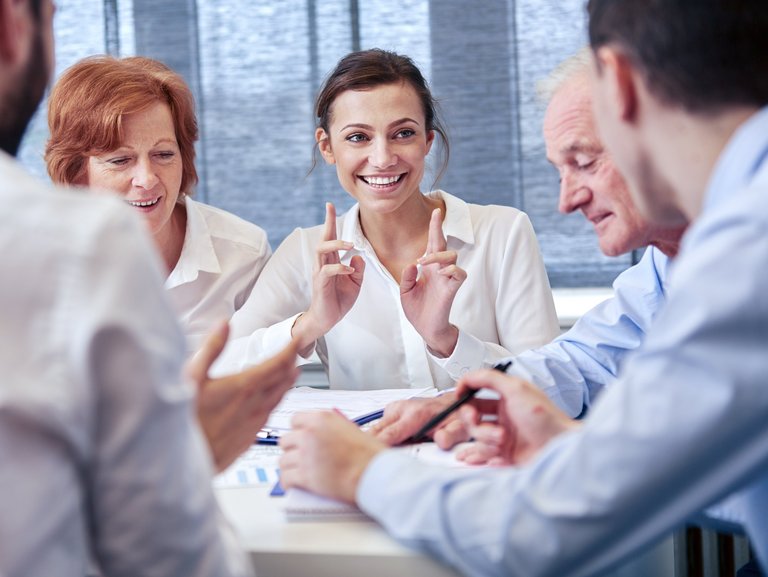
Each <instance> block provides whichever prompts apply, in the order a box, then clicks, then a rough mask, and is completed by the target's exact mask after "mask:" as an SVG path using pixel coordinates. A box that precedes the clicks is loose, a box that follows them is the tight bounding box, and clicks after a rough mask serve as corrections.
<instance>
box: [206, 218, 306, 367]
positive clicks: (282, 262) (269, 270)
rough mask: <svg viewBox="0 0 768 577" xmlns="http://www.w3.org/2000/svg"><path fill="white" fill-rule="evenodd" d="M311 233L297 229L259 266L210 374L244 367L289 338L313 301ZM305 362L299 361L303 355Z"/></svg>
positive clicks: (268, 353)
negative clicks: (298, 317)
mask: <svg viewBox="0 0 768 577" xmlns="http://www.w3.org/2000/svg"><path fill="white" fill-rule="evenodd" d="M310 236H311V234H309V233H308V231H306V230H303V229H298V228H297V229H296V230H294V231H293V232H292V233H291V234H290V235H288V236H287V237H286V239H285V240H284V241H283V242H282V243H281V244H280V246H279V247H278V248H277V250H276V251H275V254H274V255H272V257H271V258H270V259H269V261H267V264H266V265H265V267H264V269H263V270H262V271H261V274H260V275H259V278H258V279H257V281H256V284H255V285H254V287H253V290H252V291H251V294H250V296H249V297H248V300H246V302H245V304H243V306H242V307H241V308H240V310H238V311H237V312H236V313H235V314H234V315H233V316H232V319H231V321H230V342H229V343H228V344H227V347H226V349H225V350H224V353H223V354H222V356H221V357H220V358H219V359H218V360H217V362H216V363H215V364H214V366H213V369H212V371H213V373H212V374H223V373H228V372H235V371H240V370H243V369H244V368H245V367H247V366H251V365H254V364H256V363H259V362H261V361H262V360H264V359H266V358H268V357H270V356H272V355H274V354H276V353H277V352H278V351H279V350H280V349H282V348H283V347H285V346H286V345H287V344H288V343H289V342H290V340H291V329H292V328H293V323H294V322H295V320H296V317H297V316H298V315H299V314H301V313H302V312H304V311H306V310H307V309H308V308H309V305H310V304H311V302H312V258H314V248H313V247H314V244H316V243H313V242H312V240H311V239H310V238H309V237H310ZM300 362H301V360H300Z"/></svg>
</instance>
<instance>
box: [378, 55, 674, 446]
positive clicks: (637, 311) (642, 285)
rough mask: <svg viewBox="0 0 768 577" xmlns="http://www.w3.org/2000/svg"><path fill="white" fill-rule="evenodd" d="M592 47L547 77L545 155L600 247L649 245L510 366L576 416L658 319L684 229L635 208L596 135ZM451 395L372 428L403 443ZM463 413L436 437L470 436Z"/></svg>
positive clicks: (407, 404)
mask: <svg viewBox="0 0 768 577" xmlns="http://www.w3.org/2000/svg"><path fill="white" fill-rule="evenodd" d="M591 65H592V60H591V54H590V51H589V49H588V48H585V49H583V50H582V51H580V52H578V53H577V54H575V55H574V56H572V57H571V58H569V59H567V60H565V61H564V62H563V63H562V64H561V65H560V66H558V67H557V68H556V69H555V70H554V71H553V72H552V74H550V76H549V77H548V78H547V79H546V80H545V81H544V82H542V84H541V86H540V92H541V95H542V97H543V98H544V99H545V100H546V101H547V102H548V106H547V111H546V114H545V116H544V127H543V132H544V141H545V143H546V147H547V158H548V159H549V161H550V162H551V163H552V165H553V166H554V167H555V168H556V169H557V170H558V172H559V174H560V206H559V209H560V211H561V212H564V213H572V212H575V211H577V210H579V211H581V212H582V214H583V215H584V217H585V218H586V219H587V220H589V221H590V222H592V223H593V226H594V228H595V232H596V233H597V236H598V240H599V242H600V249H601V250H602V251H603V253H605V254H606V255H608V256H617V255H619V254H623V253H626V252H629V251H631V250H635V249H638V248H640V247H643V246H649V248H648V250H646V252H645V255H644V256H643V258H642V259H641V261H640V262H639V263H638V264H637V265H635V266H633V267H631V268H630V269H628V270H626V271H624V272H623V273H622V274H621V275H619V277H618V278H617V279H616V281H615V282H614V284H613V292H614V294H613V297H612V298H610V299H608V300H607V301H605V302H603V303H601V304H600V305H598V306H596V307H595V308H593V309H592V310H590V311H589V312H588V313H586V314H585V315H583V317H582V318H581V319H579V321H578V322H577V323H576V324H575V325H574V326H573V327H572V328H571V329H570V330H569V331H568V332H566V333H565V334H563V335H561V336H560V337H558V338H557V339H555V340H554V341H553V342H552V343H550V344H548V345H545V346H543V347H539V348H537V349H533V350H531V351H528V352H526V353H523V354H522V355H519V356H517V357H516V358H515V359H514V364H513V365H512V367H511V368H510V369H508V371H509V372H510V373H512V374H516V375H518V376H521V377H523V378H525V379H527V380H529V381H531V382H532V383H535V384H536V385H538V386H539V387H541V388H542V389H543V390H544V391H545V392H546V393H547V394H548V395H549V397H550V398H551V399H552V400H553V401H554V402H555V403H557V405H558V406H559V407H560V408H562V409H563V410H564V411H566V412H567V413H568V414H570V415H571V416H572V417H576V416H579V415H581V414H583V413H584V411H585V410H586V409H587V408H588V407H589V405H590V404H591V402H592V401H593V400H594V398H595V397H596V396H597V395H598V393H599V392H600V391H601V390H602V389H603V388H604V387H606V386H609V385H611V384H612V383H613V382H614V381H615V380H616V378H617V375H618V372H619V369H620V368H621V365H622V362H623V360H624V359H625V357H626V355H627V353H629V352H631V351H632V350H634V349H636V348H637V347H638V346H640V344H641V343H642V342H643V339H644V338H645V334H646V332H647V331H648V329H649V327H650V325H651V322H652V320H653V318H654V317H655V316H656V313H657V312H658V311H659V310H660V308H661V307H662V305H663V304H664V302H665V301H666V291H667V287H666V283H667V272H668V267H669V263H670V258H672V257H674V256H675V255H676V254H677V250H678V247H679V244H680V238H681V237H682V235H683V232H684V230H685V226H684V225H682V226H675V227H671V228H668V227H660V226H656V225H654V224H652V223H649V222H648V221H647V220H646V219H645V218H643V217H642V216H641V215H640V213H639V212H638V210H637V208H635V206H634V204H633V202H632V199H631V198H630V195H629V191H628V190H627V185H626V183H625V182H624V179H623V178H622V177H621V175H620V173H619V172H618V170H616V168H615V166H614V165H613V161H612V159H611V157H610V155H609V154H608V152H607V151H606V150H605V149H604V147H603V145H602V143H601V142H600V139H599V137H598V135H597V129H596V127H595V125H594V121H593V116H592V96H591V90H590V85H589V72H590V69H591ZM454 400H455V395H454V394H445V395H442V396H440V397H437V398H432V399H412V400H408V401H398V402H396V403H393V404H391V405H389V406H388V407H387V408H386V411H385V414H384V418H383V419H381V420H380V421H379V422H378V423H376V424H375V425H374V426H373V427H372V430H373V432H374V433H375V434H376V435H377V436H378V437H379V438H380V439H381V440H383V441H384V442H386V443H388V444H397V443H400V442H402V441H403V440H404V439H406V438H408V437H410V436H411V435H412V434H414V433H415V432H416V431H417V430H418V429H420V428H421V426H422V425H423V424H424V423H425V422H426V421H427V420H428V419H429V418H430V417H431V416H432V415H434V414H436V413H437V412H439V411H440V410H442V409H443V408H444V407H445V406H447V405H448V404H450V403H451V402H453V401H454ZM466 436H467V435H466V431H464V429H463V427H462V425H461V422H460V421H459V420H453V421H448V422H447V423H446V425H445V426H444V427H443V428H441V429H440V430H439V431H438V432H437V433H436V434H435V441H436V442H437V443H438V444H440V445H441V446H443V447H450V446H452V445H454V444H455V443H457V442H459V441H462V440H464V439H466Z"/></svg>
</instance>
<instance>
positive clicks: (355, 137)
mask: <svg viewBox="0 0 768 577" xmlns="http://www.w3.org/2000/svg"><path fill="white" fill-rule="evenodd" d="M366 140H368V139H367V138H366V136H365V135H364V134H360V133H356V134H350V135H349V136H347V141H348V142H364V141H366Z"/></svg>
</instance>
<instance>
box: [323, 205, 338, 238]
mask: <svg viewBox="0 0 768 577" xmlns="http://www.w3.org/2000/svg"><path fill="white" fill-rule="evenodd" d="M323 240H336V207H335V206H333V203H332V202H326V203H325V228H324V229H323Z"/></svg>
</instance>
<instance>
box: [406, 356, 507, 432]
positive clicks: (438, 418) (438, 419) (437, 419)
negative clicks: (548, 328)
mask: <svg viewBox="0 0 768 577" xmlns="http://www.w3.org/2000/svg"><path fill="white" fill-rule="evenodd" d="M511 365H512V361H511V360H510V361H507V362H505V363H499V364H497V365H494V366H493V368H494V369H495V370H497V371H501V372H502V373H506V372H507V369H508V368H509V367H510V366H511ZM479 390H480V389H469V390H468V391H467V392H466V393H464V394H463V395H461V396H460V397H459V398H458V399H456V400H455V401H454V402H452V403H451V404H450V405H448V406H447V407H446V408H444V409H443V410H442V411H440V412H439V413H437V414H436V415H435V416H434V417H432V418H431V419H430V420H429V421H427V422H426V423H425V424H424V426H423V427H422V428H421V429H419V430H418V432H416V433H415V434H413V435H411V436H410V437H408V438H407V439H406V440H405V442H406V443H423V442H424V441H428V440H429V437H428V436H427V433H429V432H430V431H431V430H432V429H434V428H435V427H437V426H438V425H439V424H440V423H442V422H443V421H444V420H445V419H446V418H447V417H448V415H450V414H451V413H453V412H454V411H455V410H456V409H458V408H459V407H460V406H461V405H463V404H465V403H466V402H467V401H469V400H471V399H472V398H473V397H474V396H475V395H476V394H477V391H479Z"/></svg>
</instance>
